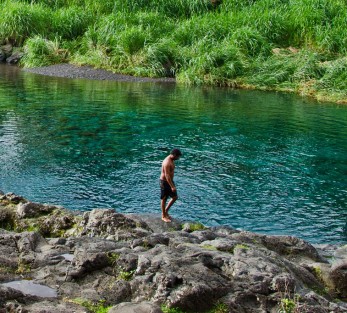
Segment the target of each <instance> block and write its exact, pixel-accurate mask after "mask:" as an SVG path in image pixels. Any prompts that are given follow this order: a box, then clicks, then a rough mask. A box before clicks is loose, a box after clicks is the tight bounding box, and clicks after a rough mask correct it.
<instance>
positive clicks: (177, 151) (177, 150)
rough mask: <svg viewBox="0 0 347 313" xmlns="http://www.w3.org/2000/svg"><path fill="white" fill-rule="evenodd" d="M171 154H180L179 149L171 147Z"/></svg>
mask: <svg viewBox="0 0 347 313" xmlns="http://www.w3.org/2000/svg"><path fill="white" fill-rule="evenodd" d="M171 154H172V155H174V156H181V155H182V152H181V151H180V150H179V149H173V150H172V151H171Z"/></svg>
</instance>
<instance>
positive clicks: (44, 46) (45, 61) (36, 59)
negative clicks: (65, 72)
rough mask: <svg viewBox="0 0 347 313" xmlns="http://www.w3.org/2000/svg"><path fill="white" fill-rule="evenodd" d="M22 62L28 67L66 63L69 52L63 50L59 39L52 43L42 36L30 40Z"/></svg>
mask: <svg viewBox="0 0 347 313" xmlns="http://www.w3.org/2000/svg"><path fill="white" fill-rule="evenodd" d="M24 51H25V55H24V57H23V59H22V60H21V62H22V64H23V65H25V66H26V67H38V66H45V65H51V64H56V63H63V62H66V60H67V57H68V51H67V50H65V49H61V47H60V43H59V41H58V39H56V40H54V41H50V40H47V39H44V38H42V37H40V36H35V37H33V38H30V39H28V41H27V43H26V45H25V50H24Z"/></svg>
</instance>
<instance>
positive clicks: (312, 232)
mask: <svg viewBox="0 0 347 313" xmlns="http://www.w3.org/2000/svg"><path fill="white" fill-rule="evenodd" d="M4 72H5V73H4ZM0 82H1V84H0V140H1V143H4V144H2V145H1V147H0V157H1V162H0V163H1V164H0V189H2V190H4V191H13V192H16V193H19V194H22V195H24V196H25V197H27V198H29V199H31V200H34V201H39V202H51V203H55V204H61V205H64V206H66V207H68V208H71V209H92V208H95V207H103V208H104V207H113V208H116V209H117V210H119V211H121V212H128V213H134V212H146V213H159V190H158V177H159V171H160V163H161V160H162V159H163V158H164V157H165V156H166V154H167V153H168V151H169V150H170V148H171V147H174V146H176V147H179V148H181V150H182V151H183V153H184V156H183V158H182V159H181V160H180V161H179V162H178V163H177V174H176V176H177V177H176V182H177V184H178V188H179V191H180V200H179V201H178V203H177V205H176V204H175V207H174V209H173V212H172V215H174V216H176V217H180V218H185V219H192V220H199V221H201V222H203V223H206V224H208V225H218V224H229V225H232V226H234V227H238V228H243V229H247V230H251V231H259V232H263V233H272V234H288V235H297V236H302V237H304V238H305V239H308V240H311V241H314V242H345V241H346V232H345V231H343V228H344V225H345V223H346V218H347V217H346V213H345V212H346V202H347V201H346V200H347V191H346V189H347V188H346V186H347V178H346V177H347V140H346V139H347V107H345V106H338V105H333V104H324V105H321V104H317V103H313V102H308V101H307V100H306V101H303V100H302V99H301V98H298V97H296V96H292V95H287V94H275V93H261V92H246V91H233V90H228V89H212V88H184V87H180V86H175V85H172V84H157V83H156V84H150V83H117V82H100V81H86V80H65V79H58V78H51V77H42V76H38V75H34V74H29V73H21V72H17V71H16V72H14V73H11V74H9V70H8V68H6V71H4V70H3V68H1V67H0Z"/></svg>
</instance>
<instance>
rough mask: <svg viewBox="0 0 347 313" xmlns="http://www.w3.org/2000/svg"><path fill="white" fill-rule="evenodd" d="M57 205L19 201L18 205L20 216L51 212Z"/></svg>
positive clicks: (18, 214) (34, 215)
mask: <svg viewBox="0 0 347 313" xmlns="http://www.w3.org/2000/svg"><path fill="white" fill-rule="evenodd" d="M54 209H55V207H53V206H49V205H44V204H40V203H34V202H26V203H19V204H18V206H17V212H16V213H17V216H18V218H32V217H37V216H40V215H42V214H48V213H51V212H52V211H53V210H54Z"/></svg>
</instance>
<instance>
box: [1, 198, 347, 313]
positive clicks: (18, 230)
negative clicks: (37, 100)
mask: <svg viewBox="0 0 347 313" xmlns="http://www.w3.org/2000/svg"><path fill="white" fill-rule="evenodd" d="M0 226H6V227H5V228H6V229H5V228H4V227H3V228H2V229H1V228H0V312H2V311H1V310H5V311H4V312H11V310H12V311H13V312H14V311H15V310H17V311H18V310H22V312H41V311H40V309H39V308H40V306H42V308H43V305H44V308H45V310H49V312H53V313H54V312H86V311H88V310H94V311H96V310H97V308H100V307H102V306H104V307H112V308H111V309H110V311H109V312H112V313H116V312H122V313H125V312H146V313H147V312H148V313H149V312H152V313H160V312H162V311H163V309H162V306H165V307H168V308H177V309H180V310H182V311H183V312H207V311H209V310H212V309H213V308H216V307H217V306H218V307H219V308H222V309H223V310H224V311H223V312H235V313H240V312H241V313H242V312H245V313H248V312H250V313H252V312H254V313H256V312H257V313H258V312H271V313H272V312H273V313H275V312H278V311H279V310H282V311H283V310H284V308H283V306H284V305H285V303H290V304H291V305H292V306H294V307H295V309H296V310H297V311H298V312H336V313H338V312H347V306H346V304H345V303H344V302H341V301H338V300H336V298H337V297H338V298H342V297H346V295H347V286H346V281H347V277H346V274H345V273H346V260H347V251H346V249H344V247H335V248H334V249H332V247H330V246H329V247H322V246H321V247H319V248H317V249H316V248H315V247H313V246H312V245H311V244H309V243H308V242H305V241H304V240H301V239H299V238H295V237H291V236H266V235H260V234H255V233H251V232H244V231H238V230H235V229H233V228H231V227H225V226H223V227H212V228H208V227H201V225H199V227H193V226H194V225H188V224H186V225H185V226H184V227H183V223H181V222H179V221H177V220H174V222H173V223H172V224H170V225H169V224H167V223H163V222H162V221H161V218H160V215H159V214H158V215H157V216H155V215H143V216H142V215H130V214H128V215H123V214H120V213H117V212H116V211H115V210H110V209H95V210H92V211H90V212H85V213H83V214H79V215H76V214H73V213H72V212H71V211H68V210H66V209H64V208H61V207H57V206H51V205H44V204H38V203H32V202H30V201H28V200H26V199H24V198H22V197H19V196H16V195H13V194H6V195H4V194H2V195H0ZM333 255H334V258H329V256H333ZM23 280H25V281H26V282H28V281H30V284H32V286H39V285H43V286H46V288H51V289H47V290H51V291H52V290H54V291H56V296H57V297H56V298H54V297H53V298H52V297H50V296H49V295H44V294H42V293H41V294H33V293H31V294H30V293H29V294H25V293H23V290H22V291H21V290H18V289H17V290H16V289H13V288H12V287H13V286H11V282H14V281H21V282H23ZM46 307H47V309H46ZM18 312H19V311H18Z"/></svg>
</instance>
